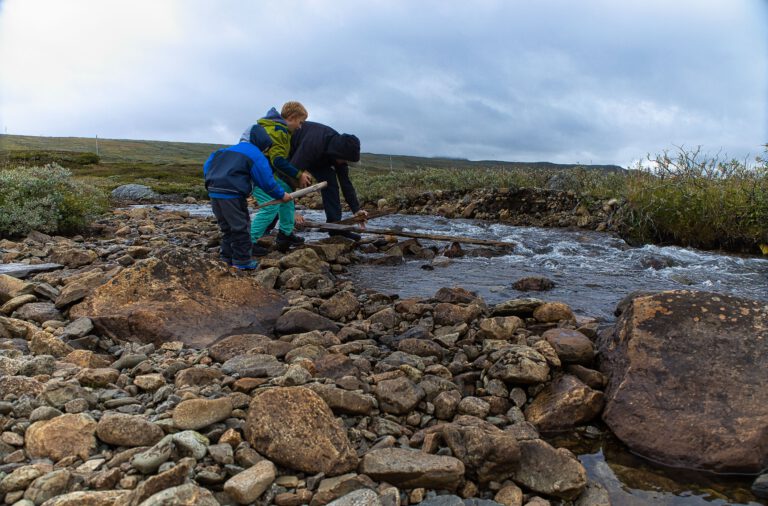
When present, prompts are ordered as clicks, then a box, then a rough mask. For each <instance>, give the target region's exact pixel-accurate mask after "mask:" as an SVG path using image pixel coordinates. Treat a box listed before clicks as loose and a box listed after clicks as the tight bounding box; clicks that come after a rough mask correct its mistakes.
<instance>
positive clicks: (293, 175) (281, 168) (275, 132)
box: [257, 107, 303, 189]
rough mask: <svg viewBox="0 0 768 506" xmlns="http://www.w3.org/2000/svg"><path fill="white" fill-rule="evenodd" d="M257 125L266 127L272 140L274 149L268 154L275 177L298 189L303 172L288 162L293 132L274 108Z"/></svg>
mask: <svg viewBox="0 0 768 506" xmlns="http://www.w3.org/2000/svg"><path fill="white" fill-rule="evenodd" d="M257 123H258V124H259V125H261V126H263V127H264V129H265V130H266V131H267V134H268V135H269V137H270V138H271V139H272V148H271V149H270V150H269V152H268V153H267V158H268V159H269V164H270V165H271V166H272V172H274V174H275V177H279V178H280V179H282V180H283V181H285V182H286V183H288V184H289V185H290V186H291V188H293V189H296V187H297V186H298V179H299V177H300V176H301V174H302V172H303V171H301V170H299V169H297V168H296V167H294V166H293V165H291V163H290V162H289V161H288V159H289V154H290V151H291V131H290V130H288V126H287V125H286V123H285V120H284V119H283V117H282V116H280V113H279V112H277V109H275V108H274V107H273V108H271V109H270V110H269V111H268V112H267V115H266V116H264V117H263V118H261V119H260V120H258V121H257Z"/></svg>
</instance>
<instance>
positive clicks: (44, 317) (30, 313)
mask: <svg viewBox="0 0 768 506" xmlns="http://www.w3.org/2000/svg"><path fill="white" fill-rule="evenodd" d="M16 315H17V316H18V317H19V318H21V319H22V320H29V321H33V322H36V323H40V324H42V323H45V322H47V321H49V320H59V321H61V320H64V317H63V316H62V315H61V312H60V311H59V310H58V309H56V306H54V305H53V303H51V302H32V303H30V304H24V305H23V306H21V307H20V308H19V309H17V310H16Z"/></svg>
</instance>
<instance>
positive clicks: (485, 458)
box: [442, 416, 520, 483]
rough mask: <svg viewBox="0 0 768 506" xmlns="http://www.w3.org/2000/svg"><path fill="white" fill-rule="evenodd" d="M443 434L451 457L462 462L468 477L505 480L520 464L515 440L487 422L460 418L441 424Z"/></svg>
mask: <svg viewBox="0 0 768 506" xmlns="http://www.w3.org/2000/svg"><path fill="white" fill-rule="evenodd" d="M442 435H443V439H444V440H445V443H446V445H447V446H448V448H450V449H451V452H452V454H453V456H454V457H456V458H457V459H459V460H461V461H462V462H463V463H464V467H465V468H466V471H467V476H468V477H470V478H472V479H477V480H478V481H479V482H480V483H486V482H488V481H491V480H494V481H499V482H501V481H504V480H505V479H507V478H508V477H509V476H510V475H511V474H512V472H513V470H514V469H515V468H517V466H518V465H519V461H520V445H519V444H518V442H517V439H516V438H515V437H514V436H513V435H512V434H509V433H507V432H504V431H502V430H501V429H499V428H498V427H495V426H493V425H492V424H490V423H487V422H483V421H482V420H479V419H477V418H474V417H467V416H465V417H459V418H458V419H457V421H456V422H455V423H452V424H448V425H446V426H444V427H443V429H442Z"/></svg>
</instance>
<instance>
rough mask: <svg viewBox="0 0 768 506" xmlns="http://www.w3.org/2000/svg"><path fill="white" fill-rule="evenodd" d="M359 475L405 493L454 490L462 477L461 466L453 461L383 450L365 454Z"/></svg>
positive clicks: (446, 457) (404, 451) (402, 451)
mask: <svg viewBox="0 0 768 506" xmlns="http://www.w3.org/2000/svg"><path fill="white" fill-rule="evenodd" d="M359 471H360V472H361V473H364V474H367V475H368V476H370V477H371V478H373V479H374V480H377V481H386V482H387V483H391V484H393V485H395V486H397V487H399V488H404V489H408V488H418V487H424V488H435V489H455V488H456V487H457V486H458V484H459V483H460V481H461V480H462V478H463V477H464V464H462V462H461V461H460V460H459V459H456V458H454V457H448V456H442V455H430V454H428V453H424V452H421V451H418V450H408V449H404V448H384V449H381V450H373V451H371V452H368V453H367V454H366V455H365V456H364V457H363V459H362V460H361V462H360V469H359Z"/></svg>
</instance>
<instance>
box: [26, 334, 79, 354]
mask: <svg viewBox="0 0 768 506" xmlns="http://www.w3.org/2000/svg"><path fill="white" fill-rule="evenodd" d="M29 351H31V352H32V353H33V354H35V355H53V356H54V357H56V358H61V357H66V356H67V355H69V354H70V353H71V352H72V351H73V349H72V347H71V346H70V345H68V344H67V343H65V342H64V341H62V340H61V339H59V338H58V337H56V336H54V335H53V334H49V333H48V332H45V331H43V330H41V331H40V332H35V333H34V335H32V339H30V340H29Z"/></svg>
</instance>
